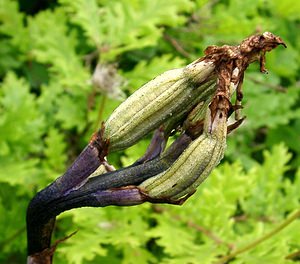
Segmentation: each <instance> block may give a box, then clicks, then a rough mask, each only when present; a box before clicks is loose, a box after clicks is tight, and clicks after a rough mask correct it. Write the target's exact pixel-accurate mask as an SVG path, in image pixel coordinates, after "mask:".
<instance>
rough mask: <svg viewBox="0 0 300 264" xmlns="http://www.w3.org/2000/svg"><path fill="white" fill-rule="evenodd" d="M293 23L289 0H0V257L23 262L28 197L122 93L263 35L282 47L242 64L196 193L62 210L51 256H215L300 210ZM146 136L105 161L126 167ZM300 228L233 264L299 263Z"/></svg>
mask: <svg viewBox="0 0 300 264" xmlns="http://www.w3.org/2000/svg"><path fill="white" fill-rule="evenodd" d="M299 29H300V2H299V1H292V0H284V1H283V0H257V1H252V0H244V1H240V0H220V1H207V0H195V1H192V0H163V1H162V0H114V1H109V0H89V1H85V0H59V1H51V0H48V1H25V0H23V1H22V0H20V1H13V0H0V38H1V42H0V58H1V60H0V81H1V83H0V168H1V169H0V262H1V263H24V262H25V259H26V232H25V212H26V207H27V204H28V202H29V201H30V199H31V198H32V197H33V195H34V194H35V193H36V192H37V191H38V190H40V189H42V188H44V187H45V186H46V185H47V184H49V183H50V182H51V181H53V180H54V179H55V178H57V177H58V176H59V175H61V174H62V173H63V172H64V171H65V170H66V168H67V166H68V165H70V163H71V162H72V161H73V160H74V158H75V157H76V156H77V155H78V154H79V153H80V151H81V150H82V148H83V147H84V146H85V144H87V142H88V140H89V138H90V136H91V134H92V133H93V131H95V129H96V128H97V127H99V124H100V121H101V120H105V118H107V117H108V115H109V114H110V113H111V112H112V110H113V109H114V108H115V107H116V106H117V105H118V104H119V103H120V101H121V100H123V99H124V97H126V96H128V95H129V94H130V93H132V92H133V91H134V90H136V89H137V88H138V87H139V86H140V85H142V84H143V83H145V82H146V81H148V80H150V79H151V78H153V77H154V76H156V75H158V74H159V73H162V72H163V71H165V70H167V69H171V68H175V67H180V66H183V65H185V64H187V63H189V62H191V61H192V60H194V59H196V58H197V57H201V56H202V55H203V50H204V48H205V47H206V46H208V45H212V44H216V45H222V44H237V43H239V42H240V41H241V40H242V39H244V38H245V37H247V36H248V35H250V34H253V33H255V32H264V31H271V32H273V33H275V34H277V35H280V36H281V37H282V38H283V39H284V41H285V42H286V44H287V45H288V49H283V48H278V49H276V50H275V51H273V52H272V53H270V54H267V68H268V70H269V74H268V75H263V74H260V73H259V66H258V65H257V64H255V65H252V66H251V67H250V69H249V70H248V71H247V74H246V80H245V84H244V93H245V109H244V114H245V115H246V116H247V120H246V122H245V123H244V124H243V126H242V127H241V128H239V129H238V130H237V131H236V132H235V133H233V134H232V135H230V137H229V140H228V149H227V152H226V158H225V160H224V162H223V163H222V164H221V165H220V166H219V167H218V168H217V169H216V170H215V171H214V172H213V174H212V175H211V176H210V177H209V179H208V180H207V181H206V182H205V183H204V184H202V185H201V186H200V188H199V190H198V191H197V193H196V194H195V195H194V196H193V197H192V198H190V199H189V200H188V201H187V202H186V204H184V205H183V206H182V207H174V206H171V205H159V206H153V205H150V204H144V205H142V206H136V207H123V208H121V207H107V208H82V209H76V210H72V211H69V212H66V213H64V214H62V215H60V216H59V217H58V222H57V226H56V230H55V239H58V238H62V237H64V236H66V235H68V234H70V233H71V232H73V231H76V230H78V233H77V234H76V235H74V236H73V237H71V238H70V239H68V240H67V241H65V242H64V243H62V244H60V245H59V247H58V249H57V252H56V254H55V260H54V261H55V262H54V263H74V264H79V263H112V264H113V263H122V264H129V263H139V264H143V263H163V264H177V263H178V264H182V263H203V264H205V263H213V262H214V261H215V260H217V258H218V257H219V256H220V255H226V254H228V253H229V252H230V251H231V250H232V249H236V248H239V247H241V246H243V245H246V244H248V243H250V242H251V241H253V240H255V239H256V238H259V237H260V236H261V235H263V234H265V233H266V232H268V231H270V230H271V229H273V228H274V227H276V226H277V225H278V224H279V223H280V222H281V221H283V219H285V218H286V217H287V216H288V215H289V214H290V213H292V212H293V211H295V210H297V209H299V207H300V205H299V198H300V170H299V163H300V155H299V154H300V108H299V101H300V100H299V99H300V98H299V96H300V87H299V81H300V78H299V77H300V67H299V66H300V65H299V61H300V52H299V51H300V34H299V32H300V30H299ZM97 65H98V68H99V69H100V70H99V71H97V74H96V75H94V78H92V76H93V72H94V71H95V69H96V66H97ZM105 76H108V78H106V79H105V78H104V77H105ZM96 77H97V78H98V79H99V78H100V81H98V82H97V78H96ZM101 78H102V79H101ZM103 78H104V79H103ZM148 142H149V138H146V139H144V140H143V141H141V142H140V143H138V144H137V145H136V146H134V147H132V148H130V149H128V150H126V151H124V152H119V153H116V154H112V155H111V156H110V161H111V162H112V163H113V164H114V165H116V166H117V167H120V166H125V165H129V164H130V163H131V162H132V161H134V160H136V159H137V158H138V157H139V156H140V155H141V154H142V153H143V152H144V150H145V147H146V145H147V143H148ZM299 233H300V220H299V219H298V220H296V221H294V222H293V223H292V224H290V225H289V226H288V227H287V228H285V229H284V230H283V231H282V232H280V233H279V234H277V235H276V236H274V237H271V238H270V239H269V240H267V241H266V242H264V243H262V244H260V245H258V246H257V247H256V248H254V249H252V250H249V251H247V252H245V253H243V254H240V255H238V256H237V257H236V258H235V259H234V260H233V261H232V262H231V263H234V264H242V263H246V264H252V263H253V264H254V263H264V264H265V263H272V264H277V263H278V264H282V263H283V264H284V263H296V262H297V258H294V259H292V260H287V259H286V258H285V257H286V256H287V255H289V254H291V253H293V252H297V251H299V250H300V235H299ZM298 261H299V258H298Z"/></svg>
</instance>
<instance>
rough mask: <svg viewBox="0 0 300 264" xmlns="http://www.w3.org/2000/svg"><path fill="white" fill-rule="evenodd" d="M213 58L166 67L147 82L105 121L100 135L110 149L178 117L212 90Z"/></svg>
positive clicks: (139, 137) (134, 139) (118, 146)
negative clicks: (169, 68) (170, 67)
mask: <svg viewBox="0 0 300 264" xmlns="http://www.w3.org/2000/svg"><path fill="white" fill-rule="evenodd" d="M214 69H215V67H214V64H213V63H212V62H205V61H198V60H197V61H195V62H193V63H191V64H189V65H187V66H186V67H184V68H180V69H174V70H170V71H167V72H165V73H163V74H161V75H159V76H158V77H156V78H155V79H153V80H151V81H150V82H148V83H146V84H145V85H144V86H142V87H141V88H140V89H138V90H137V91H136V92H135V93H133V94H132V95H131V96H130V97H129V98H127V100H125V101H124V102H123V103H122V104H121V105H120V106H119V107H117V108H116V109H115V110H114V112H113V113H112V114H111V116H110V117H109V118H108V120H107V121H106V122H105V129H104V134H103V137H104V139H108V140H109V143H110V145H109V151H116V150H120V149H124V148H127V147H129V146H131V145H133V144H134V143H136V142H137V141H138V140H139V139H141V138H142V137H143V136H145V135H146V134H148V133H149V132H151V131H152V130H153V129H155V128H158V127H159V126H160V125H161V124H163V123H165V122H167V121H169V120H171V119H173V120H174V119H175V120H178V119H180V118H182V116H183V115H184V114H186V113H188V112H189V111H190V110H191V109H192V108H193V107H194V106H195V105H196V104H197V103H198V102H199V100H200V101H201V100H205V99H206V98H205V97H208V96H211V94H213V93H214V92H215V88H214V84H215V82H216V75H215V71H214Z"/></svg>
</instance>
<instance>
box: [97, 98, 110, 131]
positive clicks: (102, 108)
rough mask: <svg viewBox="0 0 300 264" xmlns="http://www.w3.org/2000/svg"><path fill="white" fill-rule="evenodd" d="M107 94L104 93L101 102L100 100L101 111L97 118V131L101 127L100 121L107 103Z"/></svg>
mask: <svg viewBox="0 0 300 264" xmlns="http://www.w3.org/2000/svg"><path fill="white" fill-rule="evenodd" d="M106 98H107V97H106V95H105V94H102V95H101V102H100V106H99V111H98V115H97V120H96V129H95V131H97V130H98V129H99V127H100V125H101V124H100V122H101V120H102V118H103V110H104V107H105V103H106Z"/></svg>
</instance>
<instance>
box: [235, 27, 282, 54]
mask: <svg viewBox="0 0 300 264" xmlns="http://www.w3.org/2000/svg"><path fill="white" fill-rule="evenodd" d="M278 45H282V46H284V47H285V48H286V47H287V46H286V44H285V43H284V41H283V40H282V39H281V38H280V37H278V36H275V35H274V34H273V33H271V32H265V33H263V34H257V35H253V36H250V37H248V38H246V39H245V40H243V41H242V43H241V44H240V45H239V47H240V51H241V53H250V52H253V51H257V50H260V51H264V52H266V51H271V50H272V49H274V48H276V47H277V46H278Z"/></svg>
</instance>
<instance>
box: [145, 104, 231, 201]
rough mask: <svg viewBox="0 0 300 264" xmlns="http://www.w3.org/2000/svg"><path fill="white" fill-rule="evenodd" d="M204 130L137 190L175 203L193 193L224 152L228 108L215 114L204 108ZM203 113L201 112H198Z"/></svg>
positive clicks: (221, 109) (218, 110) (220, 109)
mask: <svg viewBox="0 0 300 264" xmlns="http://www.w3.org/2000/svg"><path fill="white" fill-rule="evenodd" d="M206 109H207V111H206V117H205V124H204V131H203V133H202V135H201V136H199V137H198V138H197V139H195V140H194V141H193V142H192V143H191V144H190V145H189V146H188V148H187V149H186V150H185V151H184V152H183V153H182V154H181V155H180V156H179V158H178V159H177V160H176V161H175V162H174V163H173V165H172V166H171V167H170V168H169V169H168V170H166V171H164V172H162V173H160V174H158V175H157V176H155V177H153V178H150V179H149V180H147V181H145V182H143V183H142V184H141V185H140V187H141V188H142V190H144V191H145V192H146V193H147V194H148V195H149V196H150V197H151V198H155V199H163V198H169V199H173V200H178V199H180V198H182V197H184V196H185V195H187V194H189V193H191V192H193V191H194V190H196V188H197V186H198V185H199V184H201V183H202V182H203V181H204V180H205V179H206V178H207V176H208V175H209V174H210V173H211V171H212V170H213V169H214V168H215V167H216V166H217V165H218V164H219V162H220V160H221V159H222V158H223V155H224V151H225V149H226V135H227V109H224V108H218V109H217V110H216V112H215V114H212V113H211V110H210V107H207V108H206ZM201 110H202V109H201Z"/></svg>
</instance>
